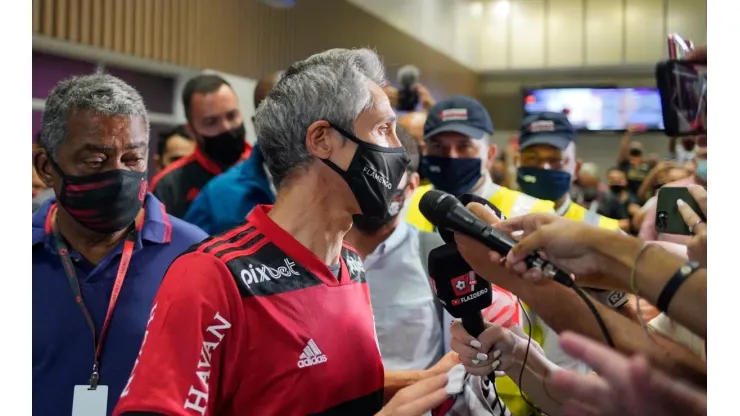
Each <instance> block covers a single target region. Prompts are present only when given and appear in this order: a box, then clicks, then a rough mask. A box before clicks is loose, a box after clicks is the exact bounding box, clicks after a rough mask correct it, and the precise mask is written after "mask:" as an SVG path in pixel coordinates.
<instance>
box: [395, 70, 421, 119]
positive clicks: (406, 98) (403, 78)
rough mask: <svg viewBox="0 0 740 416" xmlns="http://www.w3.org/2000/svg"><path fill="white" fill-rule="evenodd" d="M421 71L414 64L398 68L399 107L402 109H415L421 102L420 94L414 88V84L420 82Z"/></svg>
mask: <svg viewBox="0 0 740 416" xmlns="http://www.w3.org/2000/svg"><path fill="white" fill-rule="evenodd" d="M419 77H421V72H420V71H419V68H417V67H415V66H413V65H406V66H403V67H401V69H399V70H398V75H397V79H398V83H399V84H401V88H399V89H398V109H399V110H401V111H414V109H416V106H417V104H419V94H418V93H417V92H416V90H414V85H415V84H416V83H417V82H419Z"/></svg>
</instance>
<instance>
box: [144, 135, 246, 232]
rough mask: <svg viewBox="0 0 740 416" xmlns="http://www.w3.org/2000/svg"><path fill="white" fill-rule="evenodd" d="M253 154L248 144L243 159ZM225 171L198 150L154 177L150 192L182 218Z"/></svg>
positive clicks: (169, 210)
mask: <svg viewBox="0 0 740 416" xmlns="http://www.w3.org/2000/svg"><path fill="white" fill-rule="evenodd" d="M251 151H252V147H251V146H249V145H247V150H245V151H244V153H243V154H242V156H241V159H240V160H245V159H246V158H247V157H249V154H250V153H251ZM237 163H238V162H237ZM224 170H225V169H224V168H222V167H221V166H219V164H218V163H216V162H214V161H213V160H211V159H209V158H208V156H206V155H205V154H204V153H203V152H202V151H201V150H200V149H199V148H197V147H196V149H195V151H194V152H193V153H192V154H190V155H189V156H186V157H183V158H182V159H178V160H176V161H174V162H172V163H171V164H170V165H169V166H167V167H166V168H165V169H164V170H162V171H161V172H159V173H157V174H156V175H154V177H153V178H152V181H151V183H150V184H149V190H150V191H151V192H152V193H153V194H154V196H156V197H157V199H159V200H160V201H161V202H162V203H163V204H164V206H165V207H166V208H167V213H168V214H170V215H172V216H175V217H177V218H181V219H182V218H185V214H187V212H188V208H190V204H192V203H193V201H195V198H196V197H197V196H198V194H199V193H200V190H201V189H203V187H204V186H206V185H207V184H208V182H210V181H211V179H213V178H214V177H216V176H218V175H220V174H221V173H223V172H224Z"/></svg>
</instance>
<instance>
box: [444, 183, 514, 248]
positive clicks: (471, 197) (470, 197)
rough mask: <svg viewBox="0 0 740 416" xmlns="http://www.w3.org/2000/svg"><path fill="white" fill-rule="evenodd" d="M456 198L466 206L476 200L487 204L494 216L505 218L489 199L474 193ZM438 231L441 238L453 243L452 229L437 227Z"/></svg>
mask: <svg viewBox="0 0 740 416" xmlns="http://www.w3.org/2000/svg"><path fill="white" fill-rule="evenodd" d="M457 199H458V200H459V201H460V203H461V204H462V205H463V206H464V207H466V206H468V204H469V203H471V202H477V203H479V204H481V205H483V206H487V207H489V208H491V209H492V210H493V212H494V213H496V216H497V217H498V218H499V219H501V220H503V219H506V217H504V214H503V213H502V212H501V210H500V209H498V207H496V206H495V205H493V204H492V203H491V201H489V200H487V199H486V198H482V197H480V196H478V195H475V194H464V195H461V196H459V197H458V198H457ZM438 232H439V236H440V237H442V240H444V242H445V243H452V244H454V243H455V236H454V234H453V233H452V231H450V230H448V229H446V228H438Z"/></svg>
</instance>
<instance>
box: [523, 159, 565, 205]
mask: <svg viewBox="0 0 740 416" xmlns="http://www.w3.org/2000/svg"><path fill="white" fill-rule="evenodd" d="M516 180H517V183H519V187H520V188H521V189H522V192H524V193H525V194H527V195H529V196H533V197H535V198H538V199H544V200H547V201H557V200H558V199H560V198H561V197H562V196H563V195H565V193H566V192H568V191H569V190H570V184H571V181H572V178H571V175H570V173H568V172H563V171H562V170H547V169H540V168H531V167H520V168H519V169H518V171H517V174H516Z"/></svg>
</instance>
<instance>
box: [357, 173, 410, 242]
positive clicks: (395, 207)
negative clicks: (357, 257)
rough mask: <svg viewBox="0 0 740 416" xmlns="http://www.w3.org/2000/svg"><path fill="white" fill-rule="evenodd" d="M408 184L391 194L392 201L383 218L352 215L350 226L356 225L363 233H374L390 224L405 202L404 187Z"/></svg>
mask: <svg viewBox="0 0 740 416" xmlns="http://www.w3.org/2000/svg"><path fill="white" fill-rule="evenodd" d="M407 187H408V184H407V185H406V186H404V187H403V188H401V189H399V190H398V191H397V192H396V195H394V196H393V201H391V205H390V206H389V207H388V215H387V216H386V217H385V218H376V217H366V216H364V215H353V216H352V226H353V227H357V229H358V230H360V231H362V232H363V233H365V234H375V233H376V232H378V230H380V229H381V228H383V227H384V226H386V225H388V224H390V223H391V222H392V221H393V220H394V219H396V217H398V214H400V213H401V209H403V204H404V203H405V202H406V196H405V194H406V188H407Z"/></svg>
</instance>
